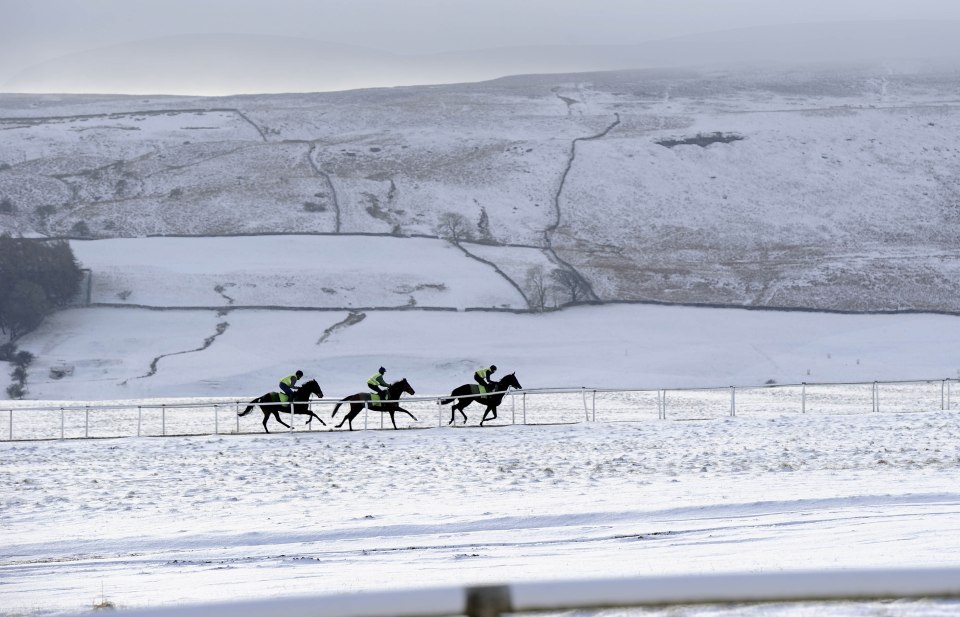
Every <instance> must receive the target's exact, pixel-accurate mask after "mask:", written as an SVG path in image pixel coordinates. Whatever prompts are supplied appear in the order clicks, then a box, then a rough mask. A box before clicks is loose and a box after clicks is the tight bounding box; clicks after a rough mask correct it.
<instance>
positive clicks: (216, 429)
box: [213, 403, 220, 435]
mask: <svg viewBox="0 0 960 617" xmlns="http://www.w3.org/2000/svg"><path fill="white" fill-rule="evenodd" d="M213 434H214V435H219V434H220V406H219V405H217V404H216V403H214V404H213Z"/></svg>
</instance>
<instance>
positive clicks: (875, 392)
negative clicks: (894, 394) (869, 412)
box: [873, 382, 880, 412]
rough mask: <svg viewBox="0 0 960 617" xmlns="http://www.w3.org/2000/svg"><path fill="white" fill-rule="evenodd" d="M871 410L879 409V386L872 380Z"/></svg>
mask: <svg viewBox="0 0 960 617" xmlns="http://www.w3.org/2000/svg"><path fill="white" fill-rule="evenodd" d="M873 411H875V412H879V411H880V386H879V385H878V384H877V382H873Z"/></svg>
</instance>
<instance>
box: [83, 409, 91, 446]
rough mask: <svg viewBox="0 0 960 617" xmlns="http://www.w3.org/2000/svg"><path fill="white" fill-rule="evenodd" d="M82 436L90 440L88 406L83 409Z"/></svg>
mask: <svg viewBox="0 0 960 617" xmlns="http://www.w3.org/2000/svg"><path fill="white" fill-rule="evenodd" d="M83 436H84V438H85V439H89V438H90V405H84V407H83Z"/></svg>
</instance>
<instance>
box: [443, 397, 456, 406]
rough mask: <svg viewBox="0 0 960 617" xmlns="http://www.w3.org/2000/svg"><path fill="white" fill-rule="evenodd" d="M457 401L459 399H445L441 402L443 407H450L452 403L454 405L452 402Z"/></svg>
mask: <svg viewBox="0 0 960 617" xmlns="http://www.w3.org/2000/svg"><path fill="white" fill-rule="evenodd" d="M455 400H457V399H456V398H445V399H443V400H442V401H440V404H441V405H449V404H450V403H452V402H453V401H455Z"/></svg>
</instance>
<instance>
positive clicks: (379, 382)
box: [367, 366, 389, 398]
mask: <svg viewBox="0 0 960 617" xmlns="http://www.w3.org/2000/svg"><path fill="white" fill-rule="evenodd" d="M386 372H387V369H385V368H383V367H382V366H381V367H380V370H379V371H377V372H376V373H375V374H374V375H373V377H371V378H370V379H368V380H367V386H368V387H369V388H370V389H371V390H373V391H374V392H376V393H377V394H379V395H380V398H383V388H386V387H388V386H389V384H388V383H387V382H386V381H384V379H383V374H384V373H386Z"/></svg>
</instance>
